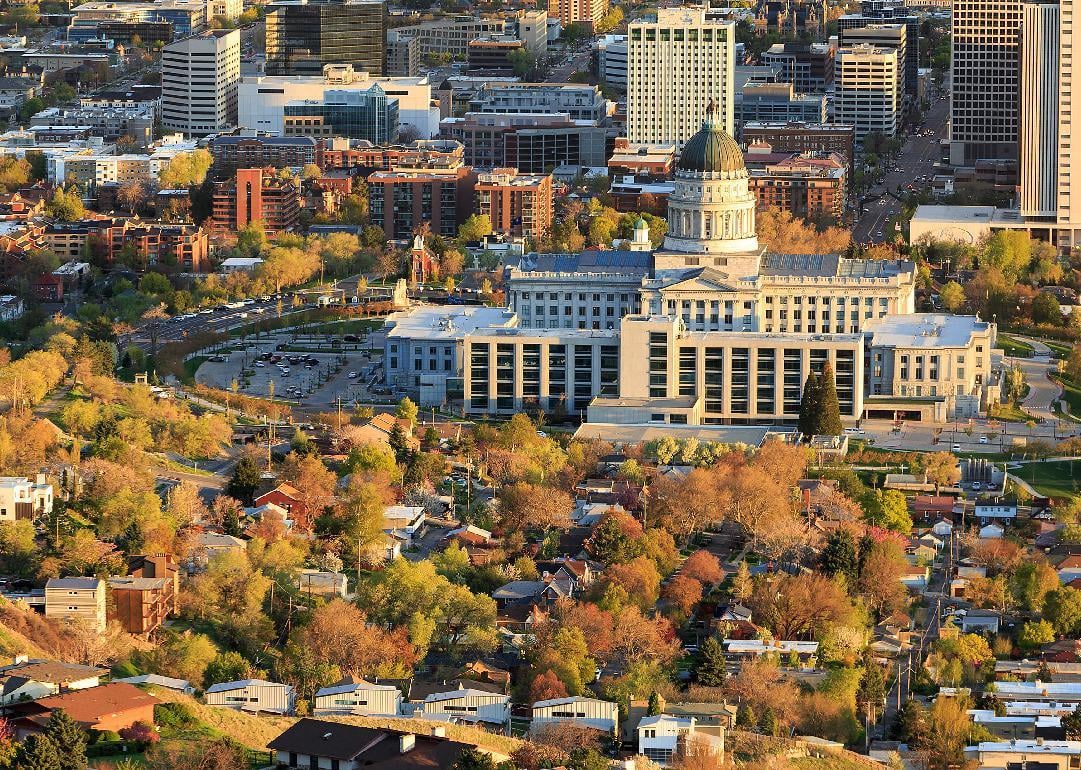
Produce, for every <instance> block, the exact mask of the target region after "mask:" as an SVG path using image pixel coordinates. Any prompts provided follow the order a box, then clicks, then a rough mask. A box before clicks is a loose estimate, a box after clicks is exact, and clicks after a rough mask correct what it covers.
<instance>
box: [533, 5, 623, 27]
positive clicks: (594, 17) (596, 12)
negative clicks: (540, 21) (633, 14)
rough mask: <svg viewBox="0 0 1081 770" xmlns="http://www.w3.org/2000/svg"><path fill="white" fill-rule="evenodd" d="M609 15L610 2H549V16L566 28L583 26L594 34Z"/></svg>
mask: <svg viewBox="0 0 1081 770" xmlns="http://www.w3.org/2000/svg"><path fill="white" fill-rule="evenodd" d="M607 13H608V0H548V15H549V16H551V17H552V18H553V19H559V23H560V24H562V25H563V26H564V27H569V26H571V25H572V24H583V25H585V26H586V27H588V28H589V31H590V32H592V31H593V30H594V28H595V27H596V26H597V22H599V21H600V20H601V19H603V18H604V16H605V14H607Z"/></svg>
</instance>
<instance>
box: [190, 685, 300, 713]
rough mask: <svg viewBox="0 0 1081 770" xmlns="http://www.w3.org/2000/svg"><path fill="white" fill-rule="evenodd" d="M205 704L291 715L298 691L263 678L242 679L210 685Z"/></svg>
mask: <svg viewBox="0 0 1081 770" xmlns="http://www.w3.org/2000/svg"><path fill="white" fill-rule="evenodd" d="M206 703H207V705H208V706H224V707H225V708H231V709H237V710H239V711H255V712H259V711H263V712H266V713H268V714H292V713H293V707H294V706H295V705H296V694H295V693H294V692H293V688H292V687H291V686H290V685H287V684H280V683H278V682H267V681H265V680H263V679H241V680H239V681H236V682H221V683H220V684H213V685H211V686H210V687H208V688H207V690H206Z"/></svg>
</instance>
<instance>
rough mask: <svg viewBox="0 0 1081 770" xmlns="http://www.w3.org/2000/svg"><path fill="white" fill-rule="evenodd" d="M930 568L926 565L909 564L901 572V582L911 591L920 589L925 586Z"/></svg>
mask: <svg viewBox="0 0 1081 770" xmlns="http://www.w3.org/2000/svg"><path fill="white" fill-rule="evenodd" d="M930 576H931V570H930V569H929V568H928V567H926V566H916V565H910V566H908V567H905V569H904V571H903V572H902V573H901V583H902V584H903V585H904V586H905V587H906V588H909V589H911V590H913V591H922V590H923V589H925V588H927V581H928V580H929V579H930Z"/></svg>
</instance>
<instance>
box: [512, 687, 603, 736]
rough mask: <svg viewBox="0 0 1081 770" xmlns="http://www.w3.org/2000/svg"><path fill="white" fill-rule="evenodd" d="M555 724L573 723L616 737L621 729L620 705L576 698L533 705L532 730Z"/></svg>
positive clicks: (544, 701)
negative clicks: (618, 729)
mask: <svg viewBox="0 0 1081 770" xmlns="http://www.w3.org/2000/svg"><path fill="white" fill-rule="evenodd" d="M553 722H572V723H573V724H575V725H578V726H580V727H589V728H591V729H593V730H600V731H601V732H605V733H608V734H609V735H612V736H615V734H616V730H617V728H618V727H619V705H618V704H616V703H613V702H611V701H606V700H599V699H597V698H584V697H581V696H575V697H571V698H552V699H550V700H539V701H537V702H536V703H534V704H533V722H532V724H531V728H530V729H532V730H536V729H537V728H539V727H542V726H544V725H547V724H551V723H553Z"/></svg>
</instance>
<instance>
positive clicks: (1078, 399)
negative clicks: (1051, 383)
mask: <svg viewBox="0 0 1081 770" xmlns="http://www.w3.org/2000/svg"><path fill="white" fill-rule="evenodd" d="M1052 379H1054V380H1055V381H1056V382H1058V383H1060V384H1061V385H1062V388H1063V394H1062V398H1061V399H1060V400H1061V401H1065V402H1066V411H1068V412H1069V413H1071V414H1073V415H1074V416H1077V417H1081V388H1079V387H1078V386H1077V385H1076V384H1075V383H1073V382H1071V381H1070V380H1069V379H1067V378H1066V377H1063V376H1062V375H1052Z"/></svg>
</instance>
